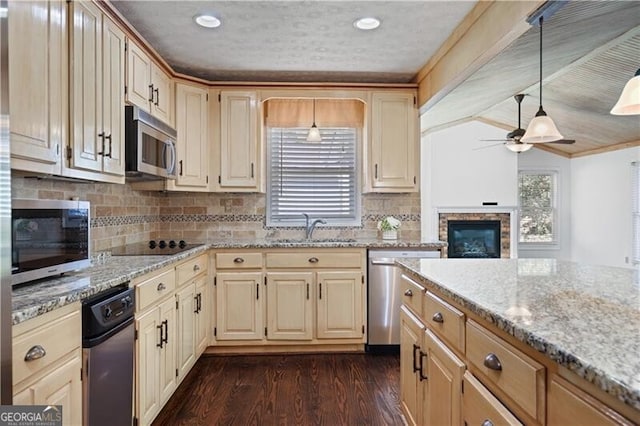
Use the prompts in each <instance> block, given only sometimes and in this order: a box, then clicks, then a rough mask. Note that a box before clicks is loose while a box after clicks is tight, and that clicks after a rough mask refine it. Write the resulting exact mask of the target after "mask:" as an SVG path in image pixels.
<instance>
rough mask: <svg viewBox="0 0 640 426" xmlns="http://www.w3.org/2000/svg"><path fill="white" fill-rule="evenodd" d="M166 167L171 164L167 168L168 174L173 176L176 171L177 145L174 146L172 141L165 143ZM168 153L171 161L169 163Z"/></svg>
mask: <svg viewBox="0 0 640 426" xmlns="http://www.w3.org/2000/svg"><path fill="white" fill-rule="evenodd" d="M164 147H165V165H167V163H168V164H169V165H168V166H166V167H167V174H169V175H171V174H173V172H174V170H175V169H176V144H174V143H173V142H172V141H171V140H168V141H166V142H165V146H164ZM167 153H168V154H169V161H167Z"/></svg>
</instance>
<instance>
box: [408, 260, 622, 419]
mask: <svg viewBox="0 0 640 426" xmlns="http://www.w3.org/2000/svg"><path fill="white" fill-rule="evenodd" d="M401 283H402V294H403V306H402V308H401V344H400V352H401V356H400V368H401V376H400V377H401V395H400V398H401V408H402V410H403V412H404V414H405V417H406V419H407V422H408V423H409V424H412V425H439V424H447V425H463V424H464V425H485V426H488V425H521V424H528V425H529V424H531V425H545V424H548V425H569V424H576V425H577V424H580V425H621V424H622V425H624V424H634V423H633V422H632V421H630V420H628V419H627V418H626V417H625V416H623V415H622V414H621V413H619V412H616V411H615V410H614V409H612V408H611V407H610V406H608V405H607V404H604V403H603V402H601V400H599V399H598V398H596V397H594V396H593V394H591V393H590V392H587V390H585V389H588V386H584V387H583V386H578V384H579V383H581V382H580V380H579V378H578V377H577V376H575V374H573V373H570V372H568V371H566V370H563V369H562V368H559V367H558V366H557V365H556V364H555V363H554V362H553V361H551V360H550V359H548V358H546V357H544V356H543V355H542V354H540V353H538V352H537V351H535V350H534V349H533V348H529V347H528V346H527V345H524V344H523V343H522V342H518V341H517V340H516V339H514V338H513V337H512V336H508V335H507V334H506V333H504V332H503V331H501V330H498V329H497V328H496V327H495V326H493V325H492V324H489V323H488V322H487V321H486V320H484V319H482V318H479V317H478V316H477V315H475V314H474V313H473V312H469V311H468V310H466V309H465V308H464V307H462V306H459V305H458V304H456V303H455V302H453V301H452V300H450V299H449V298H448V297H447V296H446V295H444V294H442V293H440V292H439V291H438V287H437V286H435V285H432V284H431V283H429V282H428V281H425V280H424V279H423V278H421V277H418V276H414V275H413V274H410V273H406V274H405V273H404V272H403V273H402V274H401ZM570 378H571V379H570ZM583 385H584V384H583ZM600 396H602V395H600ZM607 396H608V395H607ZM603 398H604V397H603ZM605 400H607V401H611V400H610V399H605ZM616 407H618V408H619V407H622V408H623V409H625V408H624V406H623V405H620V404H617V405H616ZM628 411H629V410H627V411H625V412H628ZM631 418H632V419H633V416H632V417H631Z"/></svg>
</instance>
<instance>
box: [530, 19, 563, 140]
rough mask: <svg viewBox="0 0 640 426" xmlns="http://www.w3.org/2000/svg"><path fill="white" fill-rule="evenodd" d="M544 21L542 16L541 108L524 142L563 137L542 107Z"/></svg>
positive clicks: (531, 123) (532, 121) (531, 122)
mask: <svg viewBox="0 0 640 426" xmlns="http://www.w3.org/2000/svg"><path fill="white" fill-rule="evenodd" d="M542 21H543V18H542V16H540V19H539V21H538V22H540V108H539V109H538V112H537V113H536V116H535V117H534V118H533V120H531V121H530V122H529V125H528V126H527V131H526V132H525V134H524V136H522V139H520V141H521V142H524V143H545V142H553V141H557V140H560V139H563V136H562V135H561V134H560V132H559V131H558V128H557V127H556V125H555V123H554V122H553V120H552V119H551V117H549V116H547V113H546V112H544V109H542Z"/></svg>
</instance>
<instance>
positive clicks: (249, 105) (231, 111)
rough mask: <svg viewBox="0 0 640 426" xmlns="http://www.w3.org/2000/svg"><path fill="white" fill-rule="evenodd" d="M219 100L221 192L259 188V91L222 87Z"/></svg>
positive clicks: (219, 185) (260, 166) (250, 190)
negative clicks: (225, 88)
mask: <svg viewBox="0 0 640 426" xmlns="http://www.w3.org/2000/svg"><path fill="white" fill-rule="evenodd" d="M219 101H220V164H219V175H218V187H219V188H218V189H219V190H220V191H222V192H258V191H259V190H260V175H261V171H262V155H261V148H260V131H259V129H260V128H261V126H260V123H259V114H258V111H259V107H258V94H257V92H255V91H237V90H222V91H221V92H220V95H219Z"/></svg>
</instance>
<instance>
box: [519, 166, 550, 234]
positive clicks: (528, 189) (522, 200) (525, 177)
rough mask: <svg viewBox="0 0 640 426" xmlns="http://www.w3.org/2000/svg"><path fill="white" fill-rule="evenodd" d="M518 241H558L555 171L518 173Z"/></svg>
mask: <svg viewBox="0 0 640 426" xmlns="http://www.w3.org/2000/svg"><path fill="white" fill-rule="evenodd" d="M518 198H519V202H518V210H519V215H518V219H519V231H520V232H519V234H520V236H519V241H520V243H525V244H526V243H530V244H555V243H556V242H557V234H558V229H557V172H555V171H521V172H519V174H518Z"/></svg>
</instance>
